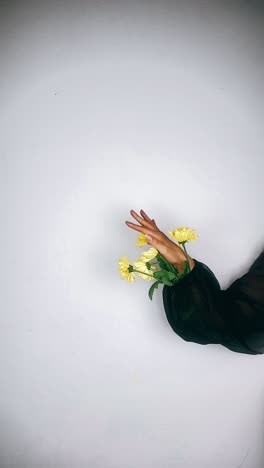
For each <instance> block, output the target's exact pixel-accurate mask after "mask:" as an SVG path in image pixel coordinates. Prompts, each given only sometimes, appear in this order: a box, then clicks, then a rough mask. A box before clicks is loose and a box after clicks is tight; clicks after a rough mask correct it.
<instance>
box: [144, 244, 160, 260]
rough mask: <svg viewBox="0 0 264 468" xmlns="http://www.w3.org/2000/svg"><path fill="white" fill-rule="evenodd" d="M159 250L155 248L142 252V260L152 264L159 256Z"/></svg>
mask: <svg viewBox="0 0 264 468" xmlns="http://www.w3.org/2000/svg"><path fill="white" fill-rule="evenodd" d="M158 253H159V252H158V250H157V249H155V247H150V248H149V249H148V250H146V251H145V252H142V254H141V256H140V259H144V260H145V261H146V262H150V260H153V258H155V257H156V256H157V255H158Z"/></svg>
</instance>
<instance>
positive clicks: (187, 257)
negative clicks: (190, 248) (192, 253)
mask: <svg viewBox="0 0 264 468" xmlns="http://www.w3.org/2000/svg"><path fill="white" fill-rule="evenodd" d="M182 246H183V249H184V252H185V255H186V259H187V262H188V267H189V272H190V271H191V266H190V262H189V258H188V254H187V250H186V248H185V243H183V244H182Z"/></svg>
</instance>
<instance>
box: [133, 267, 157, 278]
mask: <svg viewBox="0 0 264 468" xmlns="http://www.w3.org/2000/svg"><path fill="white" fill-rule="evenodd" d="M133 271H136V272H137V273H142V275H147V276H151V278H153V279H155V277H154V276H152V275H149V274H148V273H145V272H143V271H140V270H135V269H133Z"/></svg>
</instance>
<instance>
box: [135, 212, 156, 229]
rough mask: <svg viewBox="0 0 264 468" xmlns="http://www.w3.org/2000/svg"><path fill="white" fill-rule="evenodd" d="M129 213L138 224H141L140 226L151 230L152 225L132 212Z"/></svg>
mask: <svg viewBox="0 0 264 468" xmlns="http://www.w3.org/2000/svg"><path fill="white" fill-rule="evenodd" d="M130 213H131V216H133V218H135V219H136V220H137V221H138V222H139V223H140V224H142V226H146V227H148V228H150V229H152V228H153V223H152V222H151V221H146V220H144V219H142V218H141V217H140V216H139V215H138V214H137V213H136V212H135V211H134V210H130Z"/></svg>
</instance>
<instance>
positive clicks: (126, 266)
mask: <svg viewBox="0 0 264 468" xmlns="http://www.w3.org/2000/svg"><path fill="white" fill-rule="evenodd" d="M169 235H170V236H171V237H172V238H173V240H176V241H177V242H178V243H179V245H180V246H181V247H182V248H183V250H184V253H185V256H186V259H187V260H186V261H185V262H184V271H183V273H179V272H178V270H177V268H176V267H175V266H174V265H172V264H171V263H169V262H168V261H167V260H166V259H165V258H164V257H163V255H161V254H160V253H159V251H158V250H157V249H155V247H150V248H149V250H147V251H145V252H143V253H142V254H141V256H140V258H139V259H138V260H135V261H134V262H133V264H132V265H131V264H130V263H129V260H128V258H127V257H126V256H123V257H121V258H120V259H119V260H118V266H119V271H120V277H121V279H126V280H127V281H128V282H129V283H132V282H134V281H135V280H136V275H135V273H138V275H139V276H140V277H141V278H142V279H143V280H146V281H154V280H156V281H155V282H154V283H153V284H152V286H151V288H150V289H149V293H148V295H149V298H150V300H151V301H152V297H153V293H154V289H155V288H156V289H157V288H158V286H159V284H166V285H167V286H173V285H174V284H175V283H177V282H178V281H180V280H181V279H182V278H183V277H184V276H186V275H187V274H188V273H189V272H190V271H191V267H190V263H189V259H188V256H187V251H186V247H185V243H186V242H189V241H193V240H197V239H198V236H197V234H196V233H195V231H194V230H193V229H190V228H188V227H179V228H177V229H173V230H172V231H169ZM147 243H148V241H147V237H146V235H145V234H139V235H138V240H137V243H136V247H142V245H146V244H147ZM154 260H156V261H154ZM157 265H158V266H157Z"/></svg>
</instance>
